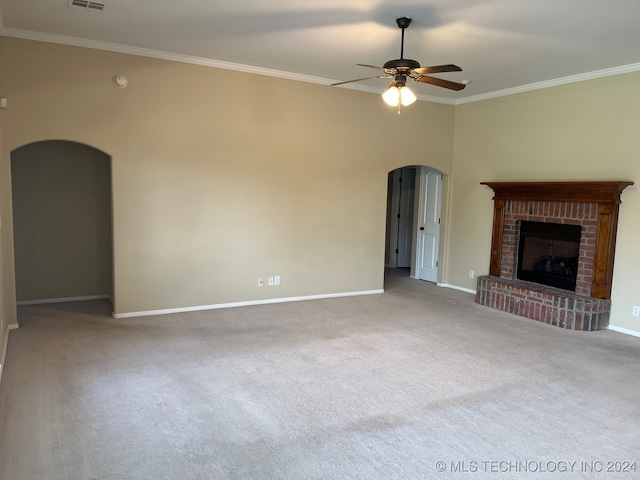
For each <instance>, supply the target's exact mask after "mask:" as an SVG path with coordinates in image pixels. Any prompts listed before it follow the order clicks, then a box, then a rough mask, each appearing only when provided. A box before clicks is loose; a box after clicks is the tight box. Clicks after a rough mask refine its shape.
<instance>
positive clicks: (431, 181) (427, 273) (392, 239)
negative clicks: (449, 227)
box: [385, 165, 444, 283]
mask: <svg viewBox="0 0 640 480" xmlns="http://www.w3.org/2000/svg"><path fill="white" fill-rule="evenodd" d="M443 180H444V175H443V174H442V172H440V171H438V170H435V169H433V168H430V167H426V166H415V165H414V166H406V167H402V168H398V169H395V170H393V171H391V172H389V174H388V189H387V222H386V224H387V228H386V248H385V266H386V267H387V268H406V269H407V271H408V272H407V273H408V274H409V275H410V276H411V277H412V278H417V279H420V280H427V281H430V282H435V283H437V282H438V280H439V267H440V259H439V256H440V241H441V230H442V191H443Z"/></svg>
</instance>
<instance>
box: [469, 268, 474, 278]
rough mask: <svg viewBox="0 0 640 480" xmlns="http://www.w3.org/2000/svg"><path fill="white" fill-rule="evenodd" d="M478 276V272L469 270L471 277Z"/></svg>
mask: <svg viewBox="0 0 640 480" xmlns="http://www.w3.org/2000/svg"><path fill="white" fill-rule="evenodd" d="M475 276H476V272H474V271H473V270H469V278H473V277H475Z"/></svg>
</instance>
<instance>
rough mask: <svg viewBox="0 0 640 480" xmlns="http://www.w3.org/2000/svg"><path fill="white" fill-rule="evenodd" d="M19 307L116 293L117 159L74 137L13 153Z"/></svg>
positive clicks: (22, 148)
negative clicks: (113, 183)
mask: <svg viewBox="0 0 640 480" xmlns="http://www.w3.org/2000/svg"><path fill="white" fill-rule="evenodd" d="M11 190H12V208H13V236H14V258H15V276H16V279H15V280H16V302H17V304H18V305H25V304H34V303H52V302H62V301H75V300H89V299H98V298H108V299H109V300H111V302H112V303H113V302H114V298H113V291H114V289H113V233H112V201H111V157H110V156H109V155H107V154H105V153H104V152H101V151H100V150H97V149H95V148H93V147H90V146H87V145H84V144H81V143H76V142H70V141H62V140H48V141H41V142H35V143H30V144H28V145H25V146H23V147H20V148H17V149H15V150H13V151H12V152H11Z"/></svg>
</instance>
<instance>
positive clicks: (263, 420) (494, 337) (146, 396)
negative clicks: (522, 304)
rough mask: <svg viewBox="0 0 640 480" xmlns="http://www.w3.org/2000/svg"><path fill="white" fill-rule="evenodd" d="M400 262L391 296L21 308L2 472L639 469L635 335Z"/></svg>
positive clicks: (1, 421)
mask: <svg viewBox="0 0 640 480" xmlns="http://www.w3.org/2000/svg"><path fill="white" fill-rule="evenodd" d="M405 275H406V273H404V272H402V271H394V272H391V275H389V276H388V278H387V285H386V293H384V294H381V295H371V296H363V297H349V298H337V299H328V300H314V301H306V302H297V303H287V304H274V305H265V306H256V307H244V308H235V309H226V310H212V311H205V312H193V313H186V314H176V315H166V316H156V317H143V318H137V319H120V320H114V319H112V318H111V317H110V305H109V304H108V303H105V302H100V301H98V302H79V303H73V304H71V303H70V304H57V305H40V306H30V307H22V308H21V309H20V312H19V318H20V325H21V328H20V329H19V330H15V331H12V332H11V335H10V341H9V351H8V355H7V361H6V370H5V372H4V378H3V381H2V385H1V388H0V478H1V479H3V480H31V479H39V480H42V479H47V480H48V479H60V480H75V479H83V480H85V479H101V480H106V479H109V480H112V479H113V480H115V479H118V480H119V479H154V480H156V479H171V480H175V479H221V480H222V479H238V480H240V479H242V480H252V479H291V480H306V479H362V480H364V479H367V480H378V479H379V480H391V479H403V480H405V479H431V478H437V479H440V478H466V479H474V480H475V479H481V478H492V479H518V478H532V479H542V478H553V479H559V478H560V479H569V478H606V479H609V478H624V479H632V478H640V453H638V452H639V450H640V339H639V338H634V337H629V336H625V335H622V334H619V333H616V332H612V331H603V332H573V331H566V330H563V329H560V328H557V327H552V326H548V325H543V324H539V323H537V322H533V321H531V320H526V319H522V318H520V317H515V316H512V315H509V314H506V313H502V312H498V311H494V310H490V309H487V308H485V307H481V306H478V305H476V304H475V303H474V302H473V297H472V296H471V295H469V294H466V293H462V292H458V291H454V290H449V289H442V288H437V287H435V286H434V285H432V284H429V283H426V282H421V281H417V280H410V279H409V278H407V277H406V276H405ZM438 462H444V463H438ZM505 462H508V463H505ZM564 462H566V463H564ZM572 462H575V463H572ZM598 462H601V463H598ZM607 462H638V463H637V471H636V472H624V473H608V472H606V471H605V470H606V469H607V467H608V466H609V465H608V463H607ZM611 466H612V468H613V469H621V468H623V467H624V464H623V463H620V464H619V465H618V464H611ZM441 470H444V471H443V472H441ZM452 470H458V471H457V472H456V471H452ZM463 470H464V471H463ZM525 470H528V472H527V471H525Z"/></svg>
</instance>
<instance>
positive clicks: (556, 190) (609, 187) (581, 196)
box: [481, 181, 633, 299]
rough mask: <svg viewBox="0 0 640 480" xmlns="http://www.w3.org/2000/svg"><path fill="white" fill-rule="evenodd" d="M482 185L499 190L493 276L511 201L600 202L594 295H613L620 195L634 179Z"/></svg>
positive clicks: (495, 271) (492, 238) (609, 296)
mask: <svg viewBox="0 0 640 480" xmlns="http://www.w3.org/2000/svg"><path fill="white" fill-rule="evenodd" d="M481 185H487V186H489V187H491V188H492V189H493V191H494V192H495V196H494V212H493V233H492V237H491V264H490V268H489V274H490V275H493V276H496V277H499V276H500V270H501V261H502V246H503V228H504V214H505V205H506V202H507V201H509V200H512V201H513V200H516V201H518V200H519V201H522V200H530V201H544V202H574V203H576V202H577V203H596V204H597V205H598V224H597V235H596V251H595V258H594V264H593V282H592V284H591V296H592V297H594V298H603V299H609V298H611V283H612V278H613V261H614V254H615V245H616V232H617V229H618V210H619V207H620V194H621V193H622V191H623V190H624V189H625V188H627V187H628V186H629V185H633V182H626V181H602V182H481Z"/></svg>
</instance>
